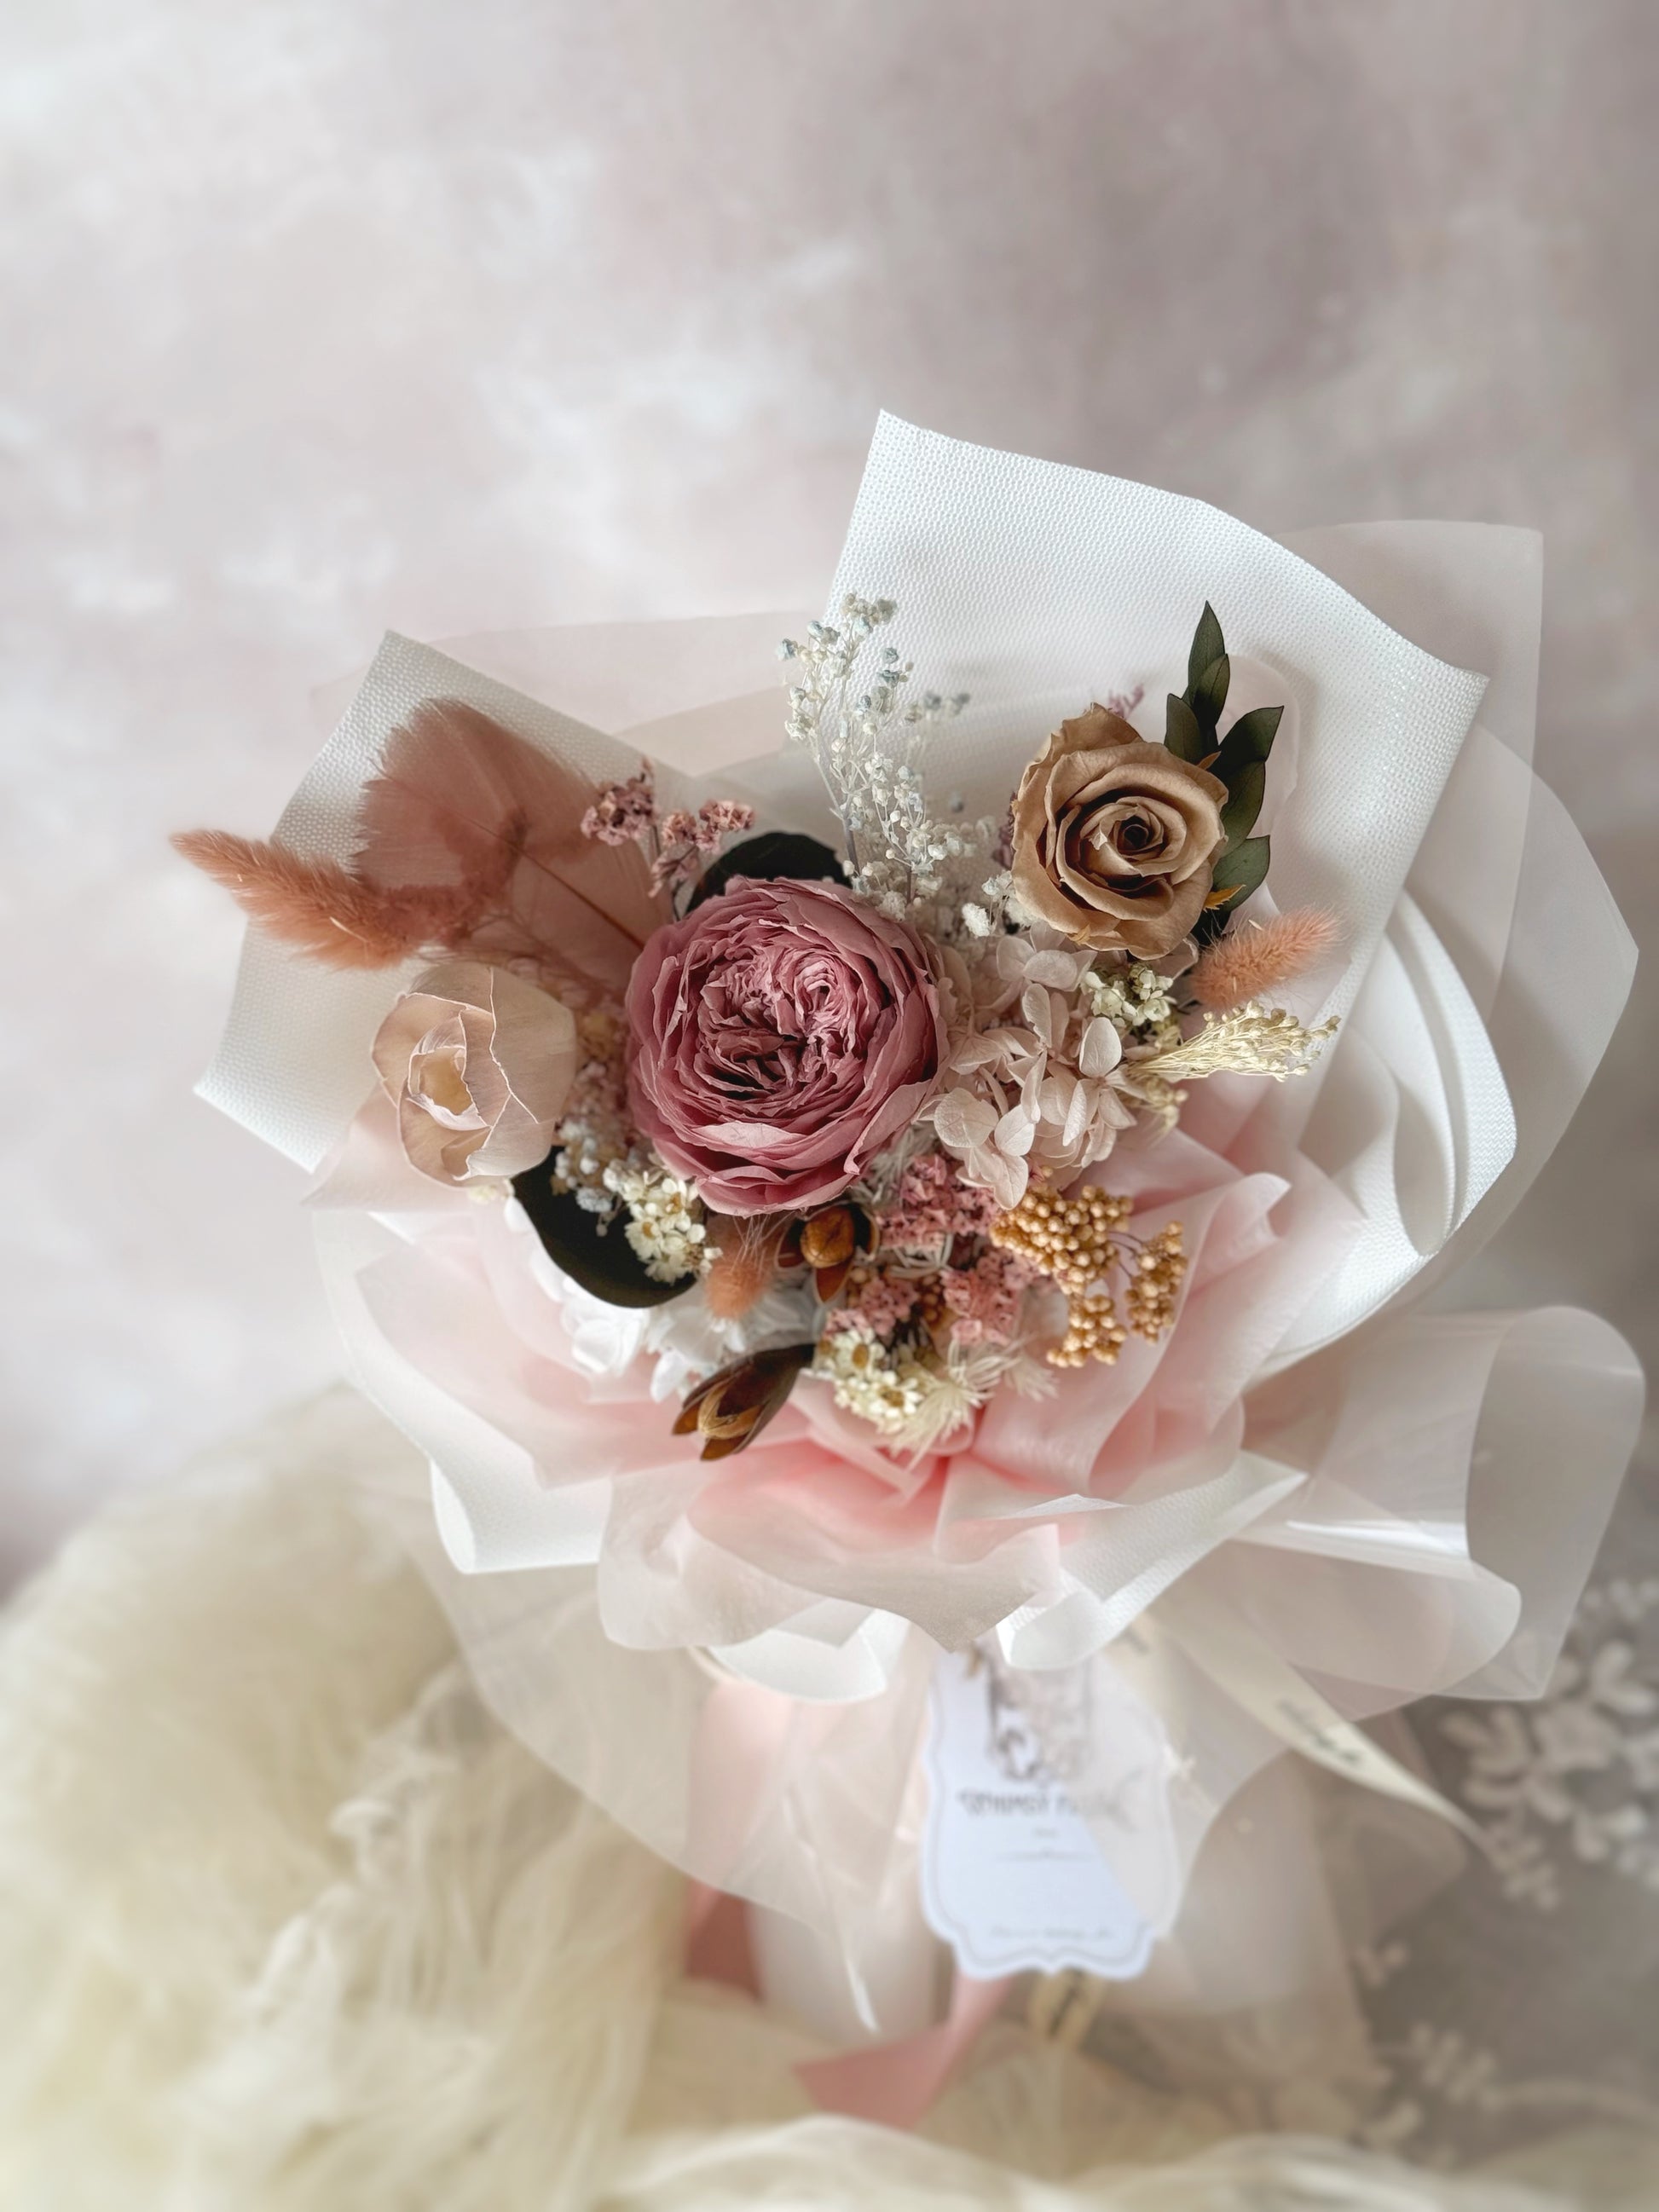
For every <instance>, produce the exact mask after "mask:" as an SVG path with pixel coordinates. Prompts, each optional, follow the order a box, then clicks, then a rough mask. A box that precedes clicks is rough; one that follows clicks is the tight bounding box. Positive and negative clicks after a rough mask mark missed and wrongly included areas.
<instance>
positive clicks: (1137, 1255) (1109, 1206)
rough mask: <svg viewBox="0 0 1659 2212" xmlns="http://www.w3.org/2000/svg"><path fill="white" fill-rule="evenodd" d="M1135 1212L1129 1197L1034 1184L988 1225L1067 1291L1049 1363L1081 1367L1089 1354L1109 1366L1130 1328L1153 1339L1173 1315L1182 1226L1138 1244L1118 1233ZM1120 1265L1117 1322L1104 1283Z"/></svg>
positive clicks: (1181, 1269)
mask: <svg viewBox="0 0 1659 2212" xmlns="http://www.w3.org/2000/svg"><path fill="white" fill-rule="evenodd" d="M1132 1212H1133V1200H1130V1199H1127V1198H1116V1197H1114V1196H1113V1194H1111V1193H1110V1192H1109V1191H1104V1190H1096V1189H1090V1190H1080V1191H1078V1192H1075V1193H1074V1194H1073V1195H1072V1196H1071V1197H1069V1198H1062V1197H1061V1196H1060V1194H1059V1193H1058V1192H1056V1191H1052V1190H1047V1189H1043V1188H1040V1187H1036V1188H1032V1189H1030V1190H1028V1191H1027V1193H1026V1194H1025V1196H1024V1198H1023V1199H1022V1200H1020V1202H1019V1204H1018V1206H1015V1207H1014V1208H1013V1209H1012V1212H1007V1213H1003V1214H1000V1215H999V1216H998V1217H997V1218H996V1220H995V1221H994V1222H993V1224H992V1225H991V1241H992V1243H994V1244H997V1245H1000V1247H1001V1248H1002V1249H1003V1250H1004V1251H1005V1252H1012V1253H1014V1254H1016V1255H1018V1257H1019V1258H1020V1259H1022V1260H1024V1261H1025V1263H1026V1264H1027V1266H1028V1267H1034V1268H1036V1270H1037V1272H1038V1273H1041V1274H1044V1275H1047V1276H1048V1277H1049V1278H1050V1279H1051V1280H1052V1281H1053V1282H1054V1285H1056V1287H1057V1288H1058V1289H1060V1290H1061V1291H1064V1292H1065V1294H1066V1334H1065V1335H1064V1336H1063V1337H1062V1338H1061V1339H1060V1342H1059V1343H1058V1344H1057V1345H1055V1346H1054V1347H1053V1349H1052V1350H1051V1351H1050V1352H1049V1353H1048V1364H1049V1365H1050V1366H1051V1367H1081V1366H1083V1365H1085V1363H1086V1362H1087V1361H1089V1360H1091V1359H1099V1360H1103V1361H1104V1362H1105V1363H1106V1364H1107V1365H1110V1364H1111V1363H1112V1362H1113V1361H1114V1360H1115V1358H1117V1355H1118V1353H1119V1352H1120V1351H1121V1349H1122V1347H1123V1346H1124V1345H1125V1343H1126V1342H1127V1340H1128V1335H1129V1332H1130V1330H1132V1329H1133V1332H1134V1334H1136V1335H1137V1336H1143V1337H1146V1339H1147V1340H1148V1341H1149V1342H1156V1340H1158V1338H1159V1337H1160V1336H1162V1335H1163V1334H1164V1331H1165V1329H1167V1328H1169V1326H1170V1322H1171V1321H1172V1320H1173V1319H1174V1318H1175V1304H1176V1296H1177V1294H1178V1293H1179V1291H1180V1289H1181V1281H1182V1276H1183V1275H1184V1274H1185V1273H1186V1272H1187V1258H1186V1255H1185V1253H1184V1252H1183V1251H1182V1243H1181V1224H1180V1223H1179V1222H1178V1221H1172V1222H1170V1225H1169V1226H1168V1227H1167V1228H1165V1229H1162V1230H1160V1231H1158V1235H1157V1236H1156V1237H1153V1238H1152V1240H1151V1242H1150V1243H1146V1244H1140V1243H1137V1242H1136V1240H1135V1239H1134V1238H1133V1237H1125V1236H1124V1235H1123V1233H1122V1232H1123V1227H1124V1224H1125V1223H1126V1222H1127V1220H1128V1218H1129V1217H1130V1215H1131V1213H1132ZM1119 1270H1121V1271H1122V1272H1123V1273H1125V1274H1127V1277H1128V1289H1127V1292H1126V1294H1125V1297H1124V1305H1125V1309H1126V1311H1125V1316H1124V1317H1123V1318H1122V1319H1120V1317H1119V1315H1118V1310H1117V1304H1116V1300H1115V1298H1114V1297H1113V1295H1112V1293H1111V1291H1109V1290H1108V1289H1107V1288H1106V1287H1105V1283H1106V1279H1107V1278H1108V1277H1109V1276H1110V1275H1112V1274H1113V1273H1116V1272H1117V1271H1119Z"/></svg>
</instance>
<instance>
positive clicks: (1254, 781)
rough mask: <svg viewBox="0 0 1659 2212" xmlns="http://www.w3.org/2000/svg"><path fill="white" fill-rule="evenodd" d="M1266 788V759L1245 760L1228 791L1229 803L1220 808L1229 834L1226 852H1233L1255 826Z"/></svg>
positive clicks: (1223, 826)
mask: <svg viewBox="0 0 1659 2212" xmlns="http://www.w3.org/2000/svg"><path fill="white" fill-rule="evenodd" d="M1266 796H1267V762H1266V761H1246V762H1245V763H1244V765H1243V768H1242V769H1239V771H1238V773H1237V775H1236V776H1234V778H1233V780H1232V782H1231V786H1230V787H1229V790H1228V793H1227V804H1226V805H1225V806H1224V807H1223V808H1222V810H1221V826H1222V828H1223V829H1225V831H1226V833H1227V843H1226V847H1225V850H1226V851H1227V852H1229V853H1231V852H1232V851H1233V850H1234V849H1235V848H1236V847H1237V846H1239V845H1242V844H1243V842H1244V840H1245V838H1247V837H1248V836H1249V834H1250V832H1251V830H1252V829H1255V817H1256V816H1257V815H1258V814H1260V813H1261V802H1262V799H1264V798H1265V797H1266Z"/></svg>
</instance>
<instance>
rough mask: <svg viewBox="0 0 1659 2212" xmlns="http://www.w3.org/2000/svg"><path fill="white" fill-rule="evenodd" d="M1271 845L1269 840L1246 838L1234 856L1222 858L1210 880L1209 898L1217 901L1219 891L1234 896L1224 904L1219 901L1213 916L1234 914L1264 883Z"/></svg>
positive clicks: (1232, 853)
mask: <svg viewBox="0 0 1659 2212" xmlns="http://www.w3.org/2000/svg"><path fill="white" fill-rule="evenodd" d="M1272 842H1273V840H1272V839H1271V838H1269V837H1247V838H1246V839H1245V840H1244V842H1243V844H1242V845H1236V846H1235V847H1234V848H1233V849H1232V851H1231V853H1224V854H1222V856H1221V858H1220V859H1219V860H1218V861H1217V862H1216V866H1215V873H1214V875H1213V876H1212V878H1211V879H1210V894H1211V896H1212V897H1215V895H1216V893H1217V892H1218V891H1229V892H1231V895H1232V896H1231V897H1230V898H1227V899H1225V901H1224V900H1221V899H1217V900H1216V903H1215V905H1214V906H1212V907H1211V908H1209V909H1208V911H1209V912H1210V913H1212V914H1231V912H1232V911H1233V909H1234V908H1235V907H1237V906H1241V905H1242V904H1243V902H1244V901H1245V900H1246V899H1247V898H1249V896H1250V893H1251V892H1252V891H1253V890H1256V889H1257V888H1258V886H1259V885H1260V884H1261V883H1262V882H1263V881H1264V880H1265V878H1266V877H1267V861H1268V859H1269V857H1270V854H1269V848H1270V846H1271V845H1272Z"/></svg>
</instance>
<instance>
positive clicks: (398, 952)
mask: <svg viewBox="0 0 1659 2212" xmlns="http://www.w3.org/2000/svg"><path fill="white" fill-rule="evenodd" d="M173 850H174V851H175V852H176V853H180V854H183V856H184V858H185V860H189V861H191V862H192V863H193V864H194V865H195V866H197V867H198V868H200V869H201V871H202V872H203V873H204V875H207V876H210V877H211V878H213V880H214V882H215V883H216V884H220V885H222V887H223V889H224V890H228V892H229V893H230V895H231V896H232V897H233V898H234V900H235V902H236V903H237V905H238V906H240V908H241V909H242V911H243V913H244V914H245V915H247V917H248V919H249V921H253V922H257V923H258V925H259V927H261V928H262V929H264V930H267V931H269V933H270V935H271V936H273V937H275V938H277V939H280V940H281V941H282V942H283V944H284V945H292V946H293V947H294V949H295V951H300V952H306V953H309V954H310V956H311V957H312V958H313V960H321V961H324V962H325V963H327V965H328V966H329V967H331V968H384V967H387V966H389V965H390V964H391V963H392V962H393V961H396V960H403V959H406V958H407V957H408V956H409V955H410V953H411V952H413V951H416V950H417V949H418V948H419V947H420V946H421V945H422V944H423V943H425V942H426V941H427V940H428V939H432V938H435V937H436V936H438V935H439V934H440V933H441V929H442V927H443V925H444V923H445V922H447V921H450V920H451V919H453V909H454V908H455V905H456V899H455V896H454V894H453V892H452V891H450V890H447V889H444V888H440V889H439V890H437V891H436V892H435V893H433V892H421V891H414V892H409V891H403V892H388V891H385V890H380V889H379V888H378V887H377V886H376V885H374V884H365V883H363V882H362V881H361V880H360V879H359V878H357V877H356V876H354V875H351V874H349V872H347V870H345V869H344V868H343V867H341V866H340V865H339V863H338V862H337V860H307V859H306V858H305V857H304V855H303V854H299V853H295V852H293V851H291V850H290V849H289V847H287V846H286V845H278V844H276V843H275V842H271V841H269V840H267V839H264V838H256V837H238V836H235V835H234V834H233V832H232V831H230V830H228V829H185V830H181V831H180V832H179V835H178V836H176V837H174V838H173Z"/></svg>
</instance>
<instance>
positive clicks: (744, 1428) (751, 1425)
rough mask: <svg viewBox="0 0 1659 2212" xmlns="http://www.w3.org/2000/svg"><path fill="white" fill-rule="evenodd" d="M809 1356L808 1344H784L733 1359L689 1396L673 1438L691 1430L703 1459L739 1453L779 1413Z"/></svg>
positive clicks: (722, 1457)
mask: <svg viewBox="0 0 1659 2212" xmlns="http://www.w3.org/2000/svg"><path fill="white" fill-rule="evenodd" d="M811 1358H812V1346H811V1345H810V1344H787V1345H784V1346H781V1347H779V1348H778V1349H775V1350H774V1351H771V1352H750V1355H749V1357H748V1358H746V1359H735V1360H733V1361H732V1364H731V1365H730V1366H728V1367H722V1368H720V1369H719V1370H718V1371H717V1372H716V1373H714V1374H713V1375H711V1376H709V1377H708V1380H707V1381H706V1382H703V1383H698V1384H697V1386H696V1389H694V1390H692V1391H690V1392H689V1393H688V1395H687V1396H686V1400H685V1402H684V1405H683V1406H682V1407H680V1410H679V1413H678V1418H677V1419H676V1420H675V1423H674V1434H675V1435H676V1436H677V1437H686V1436H690V1434H691V1433H692V1432H693V1431H694V1430H695V1431H696V1433H697V1434H698V1435H699V1436H701V1437H702V1439H703V1446H702V1456H703V1458H704V1459H725V1458H726V1457H727V1456H728V1455H730V1454H731V1453H732V1452H734V1451H741V1450H742V1449H743V1448H744V1445H745V1444H746V1443H749V1442H750V1439H751V1437H757V1436H758V1435H759V1434H760V1432H761V1431H762V1430H763V1428H764V1427H765V1426H766V1425H767V1423H768V1422H769V1420H770V1419H772V1417H773V1415H774V1414H775V1413H781V1411H782V1409H783V1407H784V1406H785V1405H786V1404H787V1401H788V1397H789V1393H790V1392H791V1391H792V1390H793V1389H794V1387H795V1378H796V1376H798V1375H799V1373H800V1372H801V1370H802V1369H803V1368H805V1366H807V1365H808V1364H809V1363H810V1362H811Z"/></svg>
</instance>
